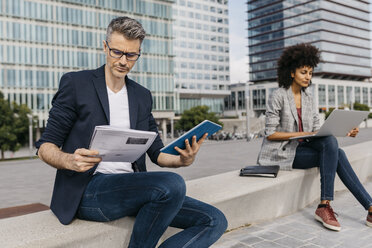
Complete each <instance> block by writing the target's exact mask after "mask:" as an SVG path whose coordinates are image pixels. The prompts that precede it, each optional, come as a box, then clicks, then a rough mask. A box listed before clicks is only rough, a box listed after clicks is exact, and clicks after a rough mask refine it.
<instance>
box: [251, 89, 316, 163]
mask: <svg viewBox="0 0 372 248" xmlns="http://www.w3.org/2000/svg"><path fill="white" fill-rule="evenodd" d="M301 107H302V110H301V111H302V113H301V116H302V126H303V130H304V132H313V131H316V130H318V129H319V117H318V111H317V109H316V107H315V106H314V101H313V98H312V95H311V94H310V92H309V89H308V88H307V89H305V90H302V91H301ZM265 122H266V123H265V138H264V140H263V142H262V147H261V151H260V153H259V155H258V161H257V162H258V164H260V165H274V164H278V165H280V168H281V169H283V170H291V169H292V163H293V160H294V157H295V153H296V148H297V145H298V141H297V140H284V141H270V140H268V139H267V137H268V136H270V135H272V134H273V133H275V132H298V115H297V109H296V104H295V101H294V96H293V93H292V88H291V87H290V88H289V89H285V88H279V89H277V90H275V91H274V92H273V93H272V95H271V97H269V101H268V104H267V106H266V119H265Z"/></svg>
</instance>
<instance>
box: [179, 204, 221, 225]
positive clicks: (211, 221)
mask: <svg viewBox="0 0 372 248" xmlns="http://www.w3.org/2000/svg"><path fill="white" fill-rule="evenodd" d="M182 209H185V210H189V211H194V212H197V213H201V214H204V215H205V216H207V217H208V218H209V220H210V223H211V224H210V225H211V226H212V225H213V224H214V222H213V218H212V216H210V215H209V214H207V213H205V212H203V211H198V210H196V209H193V208H182Z"/></svg>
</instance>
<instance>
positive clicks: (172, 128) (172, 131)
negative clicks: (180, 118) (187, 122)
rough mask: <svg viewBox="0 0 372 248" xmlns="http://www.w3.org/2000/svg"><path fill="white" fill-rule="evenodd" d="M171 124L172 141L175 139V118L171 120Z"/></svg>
mask: <svg viewBox="0 0 372 248" xmlns="http://www.w3.org/2000/svg"><path fill="white" fill-rule="evenodd" d="M170 123H171V139H173V138H174V119H173V118H171V120H170Z"/></svg>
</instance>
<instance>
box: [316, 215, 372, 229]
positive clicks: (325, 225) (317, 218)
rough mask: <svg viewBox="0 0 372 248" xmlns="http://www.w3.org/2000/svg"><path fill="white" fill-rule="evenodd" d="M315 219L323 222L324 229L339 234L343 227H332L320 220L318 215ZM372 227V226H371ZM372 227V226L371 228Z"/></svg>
mask: <svg viewBox="0 0 372 248" xmlns="http://www.w3.org/2000/svg"><path fill="white" fill-rule="evenodd" d="M315 219H316V220H317V221H319V222H321V223H322V224H323V226H324V227H326V228H328V229H330V230H332V231H337V232H339V231H340V230H341V227H340V226H332V225H329V224H327V223H325V222H324V221H323V220H322V218H320V217H319V216H318V215H315ZM371 225H372V224H371ZM371 227H372V226H371Z"/></svg>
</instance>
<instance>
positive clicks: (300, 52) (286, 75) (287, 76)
mask: <svg viewBox="0 0 372 248" xmlns="http://www.w3.org/2000/svg"><path fill="white" fill-rule="evenodd" d="M319 60H320V53H319V50H318V48H316V47H315V46H313V45H310V44H306V43H300V44H296V45H293V46H290V47H286V48H285V49H284V51H283V53H282V55H281V56H280V58H279V60H278V83H279V87H283V88H286V89H288V88H289V87H290V86H291V84H292V82H293V78H292V77H291V72H293V73H294V72H295V71H296V69H297V68H301V67H303V66H310V67H312V68H314V67H316V66H317V64H318V63H319ZM310 84H311V81H310ZM310 84H309V85H310Z"/></svg>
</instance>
